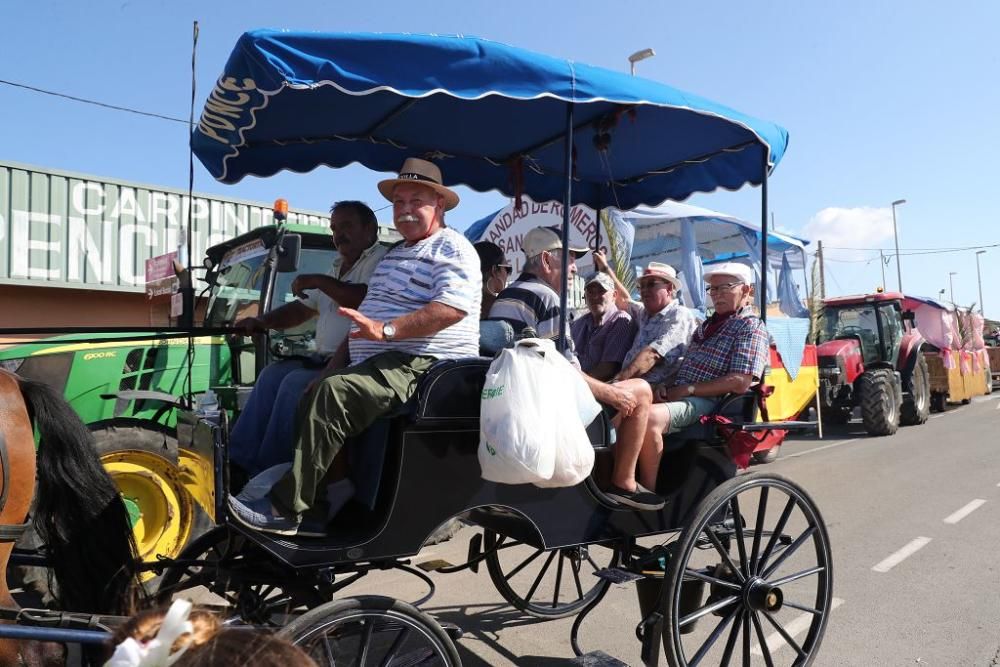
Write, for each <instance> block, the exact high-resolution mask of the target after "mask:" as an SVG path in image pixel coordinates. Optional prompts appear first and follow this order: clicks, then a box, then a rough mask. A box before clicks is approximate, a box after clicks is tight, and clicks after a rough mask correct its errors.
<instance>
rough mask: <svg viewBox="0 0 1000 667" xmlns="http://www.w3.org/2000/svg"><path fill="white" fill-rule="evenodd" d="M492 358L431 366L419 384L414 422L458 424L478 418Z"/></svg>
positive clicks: (454, 361)
mask: <svg viewBox="0 0 1000 667" xmlns="http://www.w3.org/2000/svg"><path fill="white" fill-rule="evenodd" d="M492 361H493V360H492V359H489V358H486V357H468V358H465V359H443V360H441V361H438V362H437V363H435V364H434V365H433V366H431V367H430V370H428V371H427V372H426V373H425V374H424V376H423V377H421V378H420V382H419V384H418V385H417V393H416V403H415V405H414V414H413V419H414V421H416V422H417V423H421V422H427V421H456V420H470V419H472V420H475V419H479V402H480V399H481V395H482V393H483V384H485V382H486V372H487V371H488V370H489V368H490V364H491V363H492Z"/></svg>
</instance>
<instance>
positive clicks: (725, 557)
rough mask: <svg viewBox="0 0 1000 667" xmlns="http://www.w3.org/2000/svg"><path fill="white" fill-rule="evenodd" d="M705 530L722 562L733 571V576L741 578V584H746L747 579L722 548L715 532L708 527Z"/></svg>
mask: <svg viewBox="0 0 1000 667" xmlns="http://www.w3.org/2000/svg"><path fill="white" fill-rule="evenodd" d="M704 530H705V534H706V535H708V539H709V540H710V541H711V542H712V546H714V547H715V550H716V551H718V552H719V555H720V556H722V560H724V561H725V562H726V565H728V566H729V569H731V570H732V571H733V574H735V575H736V576H737V577H738V578H739V580H740V583H744V582H746V577H744V576H743V572H742V571H741V570H740V568H739V567H737V565H736V563H734V562H733V558H732V556H730V555H729V552H728V551H727V550H726V548H725V547H723V546H722V542H720V541H719V538H718V537H717V536H716V535H715V532H714V531H713V530H712V529H711V528H709V527H707V526H706V527H705V529H704Z"/></svg>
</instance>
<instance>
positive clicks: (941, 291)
mask: <svg viewBox="0 0 1000 667" xmlns="http://www.w3.org/2000/svg"><path fill="white" fill-rule="evenodd" d="M938 301H944V288H943V287H942V288H941V289H939V290H938Z"/></svg>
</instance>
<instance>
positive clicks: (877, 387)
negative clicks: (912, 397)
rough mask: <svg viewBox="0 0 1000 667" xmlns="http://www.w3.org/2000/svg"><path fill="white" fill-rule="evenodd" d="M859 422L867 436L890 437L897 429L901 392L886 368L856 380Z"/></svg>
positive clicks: (869, 372)
mask: <svg viewBox="0 0 1000 667" xmlns="http://www.w3.org/2000/svg"><path fill="white" fill-rule="evenodd" d="M858 393H859V394H860V397H861V421H862V422H863V423H864V425H865V430H866V431H868V434H869V435H892V434H893V433H895V432H896V430H897V429H898V428H899V412H900V410H899V407H900V403H901V402H902V390H901V389H900V387H899V383H898V382H897V381H896V374H895V373H894V372H893V371H892V370H890V369H888V368H876V369H875V370H871V371H865V372H864V373H862V374H861V377H859V378H858Z"/></svg>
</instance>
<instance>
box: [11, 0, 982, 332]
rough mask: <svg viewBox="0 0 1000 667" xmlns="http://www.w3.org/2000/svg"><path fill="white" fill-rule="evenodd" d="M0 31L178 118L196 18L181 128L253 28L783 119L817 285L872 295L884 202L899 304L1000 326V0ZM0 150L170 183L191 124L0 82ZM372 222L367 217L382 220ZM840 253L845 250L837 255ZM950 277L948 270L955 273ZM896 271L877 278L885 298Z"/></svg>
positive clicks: (276, 12)
mask: <svg viewBox="0 0 1000 667" xmlns="http://www.w3.org/2000/svg"><path fill="white" fill-rule="evenodd" d="M0 12H2V14H0V15H2V16H3V17H4V19H5V20H4V23H5V25H6V26H7V28H8V29H7V30H6V31H5V36H4V40H3V41H2V42H0V79H2V80H4V81H9V82H14V83H18V84H23V85H28V86H33V87H36V88H41V89H45V90H51V91H57V92H60V93H63V94H66V95H71V96H76V97H82V98H87V99H91V100H97V101H100V102H104V103H106V104H111V105H117V106H122V107H129V108H133V109H139V110H143V111H148V112H152V113H158V114H162V115H165V116H170V117H174V118H182V119H187V118H188V115H189V113H190V100H191V49H192V39H191V37H192V23H193V22H194V21H198V22H199V29H200V32H199V41H198V47H197V55H196V58H197V63H196V68H195V81H196V100H197V106H196V109H197V111H196V116H197V115H198V114H199V113H200V110H201V108H202V106H203V104H204V100H205V98H206V96H207V94H208V92H209V91H210V90H211V87H212V85H213V84H214V82H215V80H216V78H217V77H218V75H219V74H220V73H221V71H222V67H223V65H224V64H225V61H226V59H227V57H228V55H229V53H230V51H231V50H232V48H233V46H234V45H235V43H236V40H237V38H238V37H239V35H240V34H241V33H242V32H244V31H246V30H250V29H254V28H289V29H296V30H317V31H338V32H339V31H366V32H368V31H377V32H417V33H438V34H456V33H460V34H465V35H475V36H478V37H485V38H489V39H494V40H498V41H501V42H506V43H509V44H513V45H516V46H519V47H523V48H527V49H531V50H534V51H539V52H543V53H547V54H550V55H554V56H559V57H563V58H568V59H572V60H575V61H580V62H586V63H589V64H592V65H597V66H602V67H607V68H610V69H618V70H621V71H627V69H628V62H627V57H628V55H629V54H630V53H632V52H634V51H636V50H639V49H642V48H646V47H650V48H653V49H654V50H655V51H656V56H655V57H653V58H650V59H648V60H645V61H642V62H640V63H638V65H637V74H638V75H640V76H644V77H647V78H650V79H654V80H657V81H660V82H663V83H667V84H669V85H672V86H675V87H677V88H680V89H681V90H685V91H689V92H692V93H696V94H699V95H703V96H705V97H707V98H709V99H712V100H715V101H717V102H720V103H722V104H725V105H727V106H730V107H732V108H735V109H738V110H740V111H742V112H745V113H748V114H751V115H753V116H757V117H759V118H765V119H768V120H771V121H774V122H777V123H778V124H780V125H782V126H783V127H785V128H787V129H788V131H789V134H790V143H789V147H788V151H787V152H786V154H785V158H784V159H783V160H782V162H781V163H780V164H779V165H778V168H777V170H776V171H775V172H774V174H773V176H772V178H771V180H770V181H769V191H768V194H769V202H770V211H771V212H772V213H773V215H774V221H775V223H776V226H777V227H778V229H780V230H782V231H787V232H790V233H792V234H796V235H798V236H802V237H804V238H807V239H809V240H811V241H816V240H819V239H822V241H823V243H824V245H825V246H826V247H827V252H826V258H827V260H828V261H826V262H825V266H826V291H827V295H835V294H848V293H858V292H870V291H872V290H873V289H875V288H876V287H877V286H878V285H881V284H883V283H882V266H881V264H880V260H879V259H878V249H883V250H884V251H885V252H886V254H887V255H888V256H890V258H891V255H892V253H893V250H892V248H893V241H894V238H893V221H892V210H891V206H890V204H891V202H892V201H894V200H900V199H905V200H906V203H905V204H902V205H899V206H897V207H896V222H897V227H898V236H899V247H900V251H901V257H900V260H901V267H900V268H901V273H902V280H903V288H904V290H905V291H906V292H908V293H912V294H920V295H926V296H934V297H937V296H938V295H939V294H940V293H941V290H944V293H943V295H944V298H945V299H949V298H950V294H951V292H950V290H951V289H952V287H953V289H954V301H955V302H957V303H958V304H960V305H963V306H968V305H970V304H972V303H974V302H975V303H978V302H979V294H978V284H977V274H976V255H975V250H974V249H969V250H963V251H960V252H943V253H942V252H928V251H937V250H941V249H949V248H978V247H985V246H993V245H996V246H997V247H992V248H988V247H987V248H984V249H986V251H987V252H986V253H985V254H983V255H981V256H980V257H979V260H980V268H981V274H982V281H981V283H982V292H983V299H984V302H985V311H986V315H987V316H988V317H993V318H1000V289H991V288H992V287H1000V232H998V231H997V222H998V218H1000V216H998V213H997V210H996V208H995V206H994V204H995V202H994V198H993V197H992V195H993V193H994V192H995V191H996V188H995V186H994V182H993V179H995V178H996V176H995V172H996V171H997V170H996V166H995V165H994V163H993V161H994V159H996V157H997V156H998V154H1000V151H998V149H1000V122H997V118H998V116H997V110H998V109H1000V40H997V39H996V37H995V28H996V26H997V25H1000V3H997V2H992V1H990V0H981V1H979V2H961V1H959V2H951V3H940V2H923V1H914V2H903V1H902V0H898V1H897V2H870V0H861V1H856V0H844V1H841V2H835V3H825V2H809V1H807V2H801V0H799V1H791V0H788V1H786V0H775V1H769V2H755V3H748V2H737V1H735V0H733V1H731V2H721V1H707V0H691V1H680V0H649V1H647V0H634V1H629V0H622V1H621V2H617V3H612V2H593V1H591V0H578V1H574V2H568V1H567V2H544V1H539V0H533V1H531V2H526V1H523V0H505V1H504V2H480V1H478V0H460V1H452V0H436V1H435V2H430V3H410V2H399V1H398V0H382V1H381V2H335V1H333V0H328V1H327V2H320V1H317V0H310V1H297V0H285V1H284V2H264V1H258V0H242V1H240V2H232V1H230V0H213V1H212V2H204V1H201V2H194V1H190V0H117V1H105V0H89V1H88V2H85V3H84V2H78V1H75V0H74V1H68V0H33V1H32V2H21V1H17V0H0ZM0 108H2V109H3V112H2V115H0V118H2V121H0V159H2V160H6V161H15V162H23V163H27V164H30V165H35V166H39V167H45V168H52V169H63V170H70V171H77V172H83V173H86V174H93V175H96V176H99V177H106V178H117V179H125V180H130V181H137V182H140V183H146V184H150V185H155V186H164V187H173V188H186V187H187V184H188V149H187V127H186V125H184V124H182V123H177V122H171V121H168V120H162V119H157V118H149V117H144V116H139V115H135V114H129V113H124V112H120V111H113V110H109V109H105V108H101V107H97V106H92V105H86V104H82V103H79V102H75V101H71V100H67V99H62V98H57V97H52V96H48V95H43V94H39V93H37V92H32V91H28V90H25V89H23V88H18V87H14V86H11V85H6V84H2V83H0ZM385 177H386V176H385V174H378V173H374V172H370V171H367V170H366V169H364V168H362V167H359V166H353V167H349V168H346V169H341V170H331V169H328V168H326V167H321V168H319V169H317V170H315V171H313V172H310V173H308V174H292V173H287V172H286V173H282V174H279V175H277V176H274V177H271V178H267V179H259V178H254V177H248V178H246V179H244V180H243V181H241V182H240V183H239V184H237V185H223V184H221V183H217V182H215V181H214V180H213V179H212V178H211V177H210V176H209V174H208V172H207V171H205V169H204V168H203V167H202V166H201V165H200V163H198V162H197V161H196V162H195V179H194V183H195V190H196V191H198V192H202V193H209V194H216V195H222V196H229V197H239V198H244V199H251V200H256V201H262V202H269V201H272V200H273V199H275V198H276V197H279V196H280V197H285V198H286V199H288V200H289V201H290V202H291V204H292V206H293V207H295V208H305V209H314V210H326V209H328V208H329V205H330V203H331V202H333V201H336V200H338V199H346V198H349V199H362V200H366V201H368V202H369V203H371V204H372V205H373V207H374V208H379V207H381V206H383V205H384V201H383V200H381V198H380V195H379V194H378V191H377V190H376V188H375V184H376V183H377V181H378V180H380V179H381V178H385ZM460 194H461V195H462V204H461V206H460V208H459V209H456V211H455V212H454V213H452V214H449V223H450V224H452V225H453V226H455V227H457V228H459V229H462V228H464V227H465V226H468V225H469V224H471V223H473V222H475V221H476V220H478V219H480V218H481V217H483V216H485V215H487V214H489V213H491V212H492V211H495V210H497V209H499V208H501V207H503V206H505V205H506V204H507V201H506V200H505V199H503V198H501V197H500V196H499V195H497V194H496V193H493V194H480V193H475V192H472V191H470V190H465V189H460ZM687 202H688V203H691V204H695V205H698V206H704V207H706V208H711V209H714V210H717V211H722V212H725V213H728V214H731V215H736V216H739V217H742V218H744V219H748V220H757V219H759V217H760V192H759V189H756V188H751V187H745V188H744V189H743V190H741V191H739V192H736V193H730V192H725V191H719V192H715V193H709V194H699V195H695V196H693V197H692V198H690V199H688V200H687ZM386 213H387V211H381V212H380V214H379V215H380V219H382V220H388V216H387V215H386ZM845 248H846V249H845ZM952 272H954V273H955V275H953V276H950V275H949V274H950V273H952ZM896 274H897V270H896V263H895V261H894V260H892V259H890V261H889V264H888V266H886V267H885V275H886V283H885V284H886V286H887V287H888V288H889V289H895V288H896V286H897V278H896Z"/></svg>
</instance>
